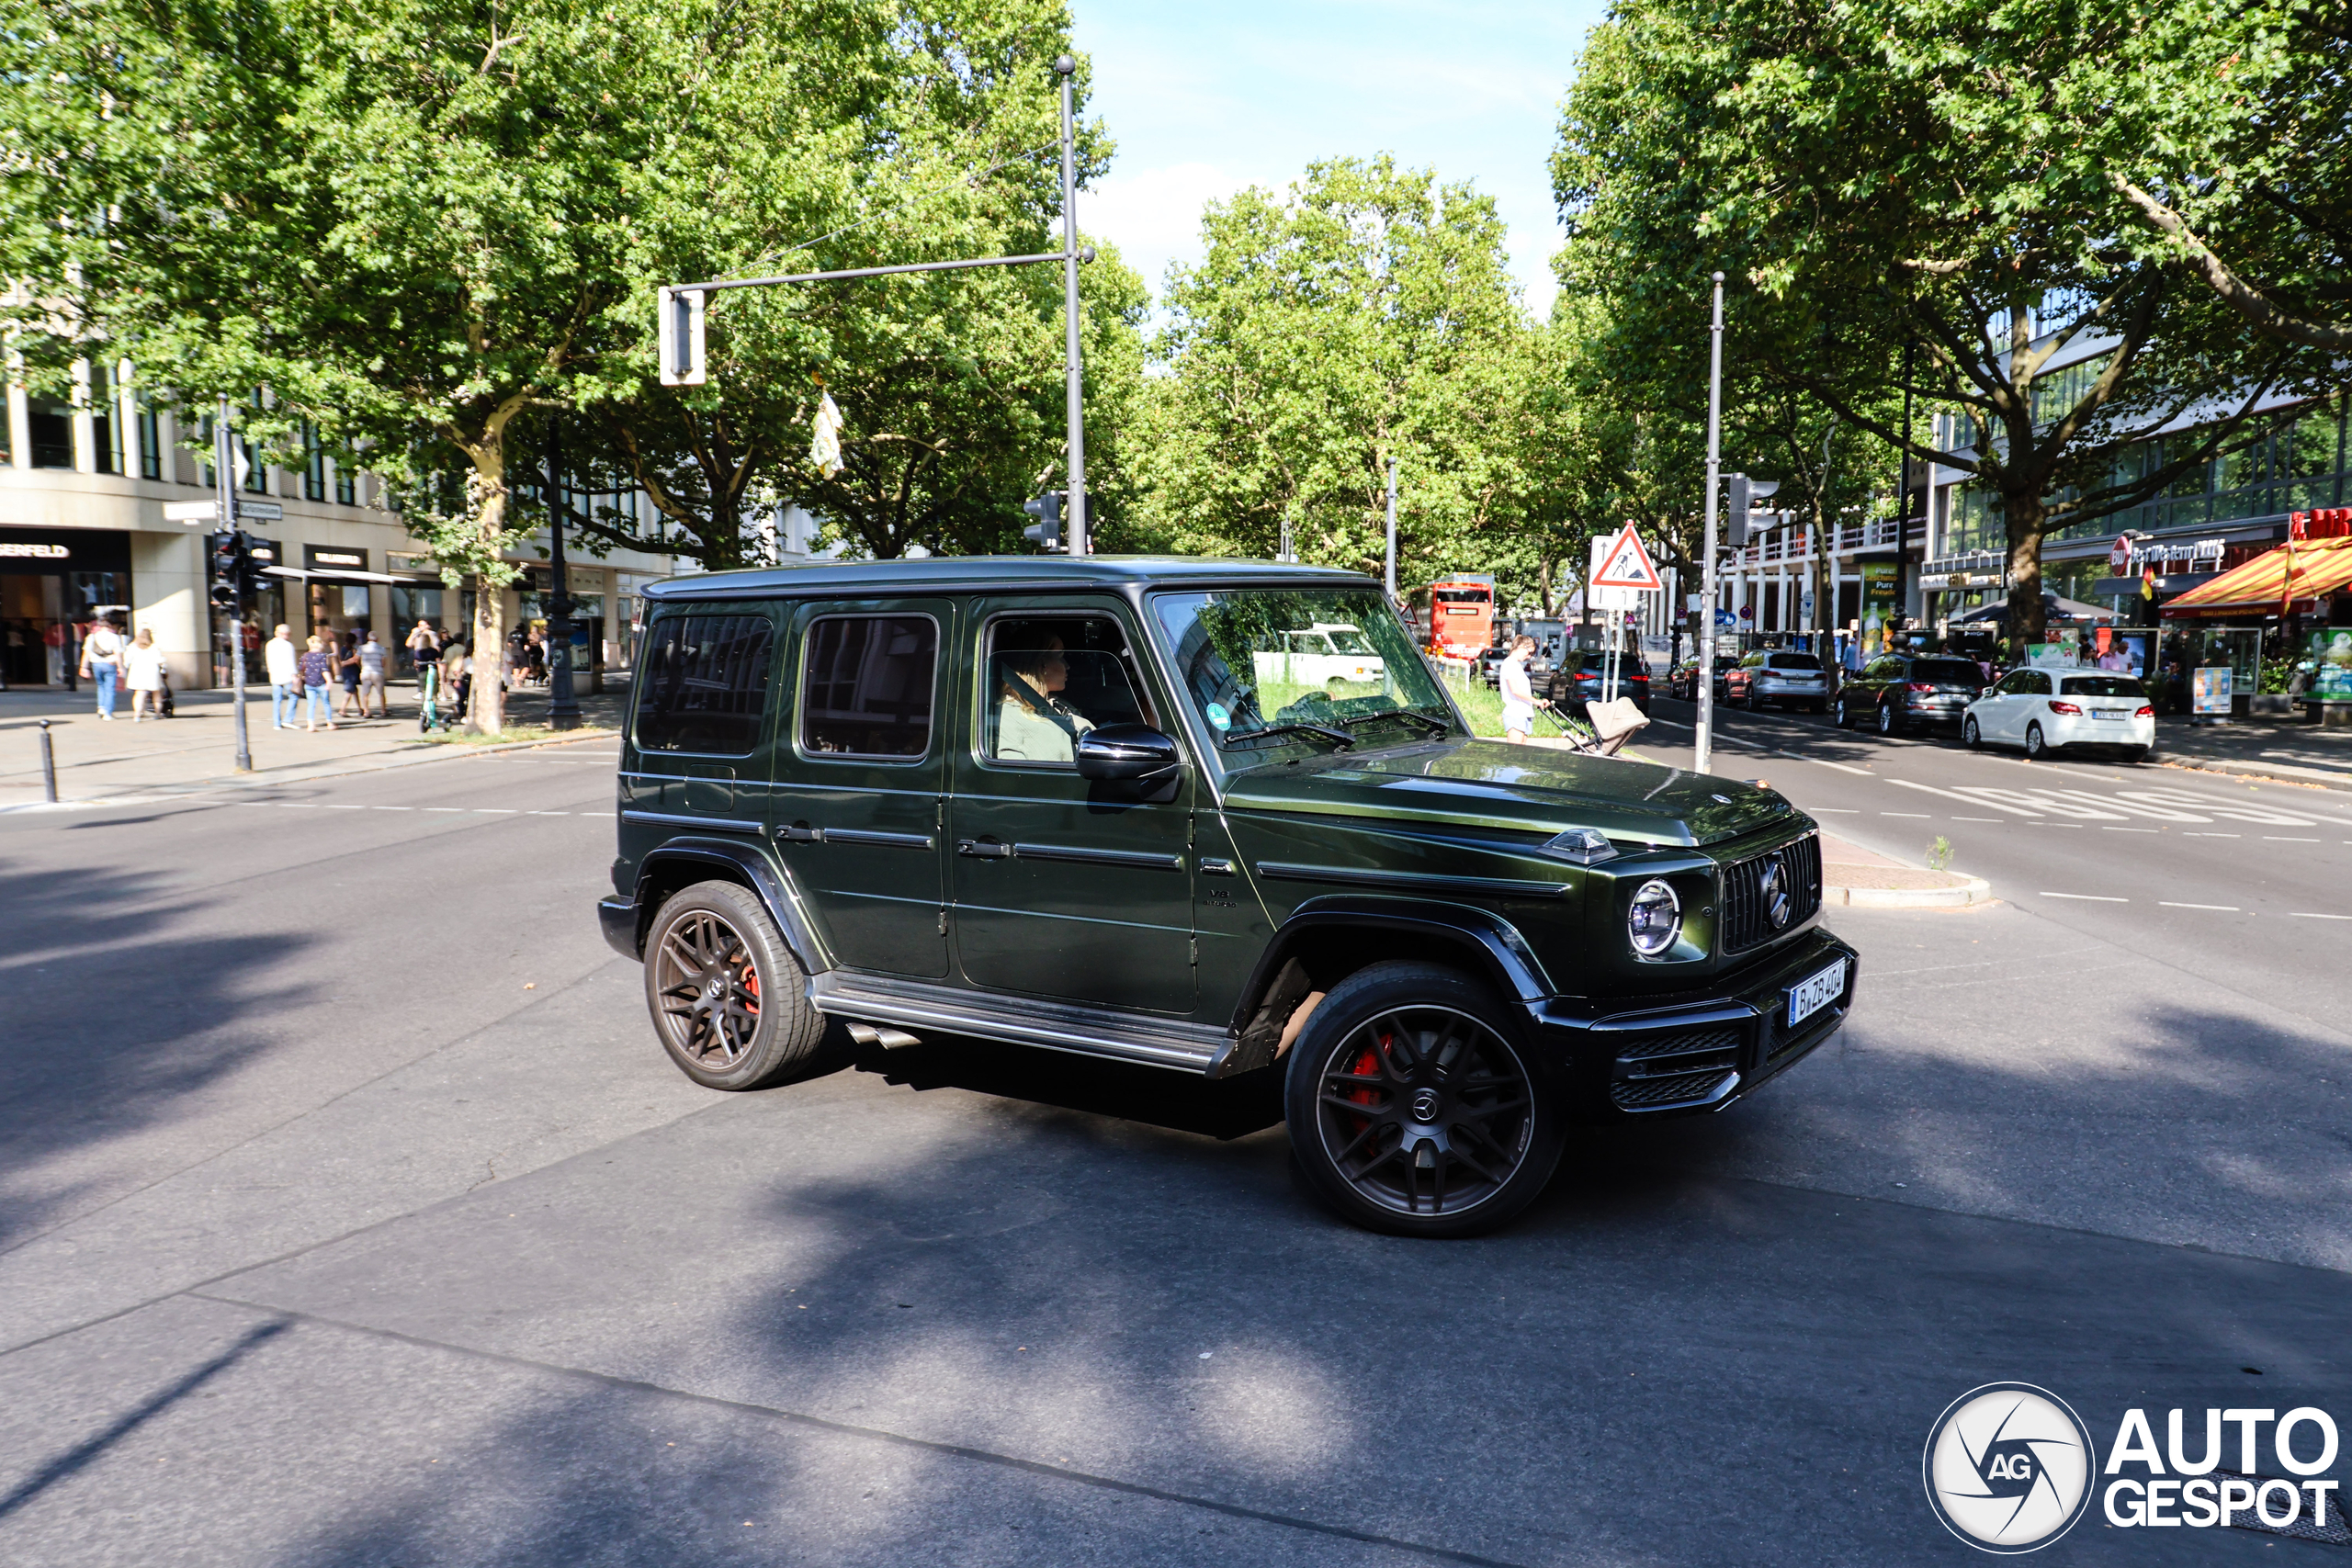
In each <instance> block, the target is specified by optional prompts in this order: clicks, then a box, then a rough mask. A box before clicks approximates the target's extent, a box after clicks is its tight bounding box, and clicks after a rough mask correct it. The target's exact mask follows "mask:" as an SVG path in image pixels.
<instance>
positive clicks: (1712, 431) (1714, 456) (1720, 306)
mask: <svg viewBox="0 0 2352 1568" xmlns="http://www.w3.org/2000/svg"><path fill="white" fill-rule="evenodd" d="M1708 333H1709V336H1708V343H1707V534H1706V544H1705V547H1704V552H1703V556H1702V559H1703V561H1704V566H1703V568H1702V581H1703V582H1704V584H1705V587H1704V588H1703V589H1702V591H1701V596H1702V598H1704V599H1705V601H1706V603H1705V604H1704V605H1702V607H1701V609H1700V612H1699V671H1698V686H1699V689H1698V690H1697V691H1696V692H1695V693H1693V694H1692V695H1694V696H1696V697H1697V698H1698V699H1699V733H1698V741H1697V746H1696V750H1697V757H1696V759H1695V761H1694V762H1693V766H1695V767H1696V768H1697V769H1698V771H1699V772H1701V773H1705V772H1706V771H1707V768H1708V764H1709V763H1711V762H1713V761H1714V750H1715V747H1714V741H1715V483H1716V480H1717V479H1718V478H1719V477H1720V475H1721V474H1722V471H1723V459H1724V454H1723V406H1724V275H1723V274H1722V273H1720V272H1719V273H1717V274H1715V321H1714V325H1713V326H1712V327H1711V328H1709V329H1708Z"/></svg>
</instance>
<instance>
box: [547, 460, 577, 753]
mask: <svg viewBox="0 0 2352 1568" xmlns="http://www.w3.org/2000/svg"><path fill="white" fill-rule="evenodd" d="M559 440H560V437H559V435H558V434H557V431H556V422H555V416H554V415H552V414H550V415H548V558H549V563H550V565H551V566H552V567H553V569H554V572H553V575H554V579H555V592H552V593H550V594H548V728H549V729H577V728H580V698H579V697H578V695H577V694H574V693H573V691H572V689H571V579H570V578H569V577H568V576H567V575H566V574H565V571H564V568H563V448H562V447H561V446H560V445H559V444H558V443H559Z"/></svg>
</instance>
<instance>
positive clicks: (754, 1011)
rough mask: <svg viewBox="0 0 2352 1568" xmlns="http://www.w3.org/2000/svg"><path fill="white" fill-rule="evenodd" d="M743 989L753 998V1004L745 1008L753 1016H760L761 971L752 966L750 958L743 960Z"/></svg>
mask: <svg viewBox="0 0 2352 1568" xmlns="http://www.w3.org/2000/svg"><path fill="white" fill-rule="evenodd" d="M743 991H744V994H745V995H746V996H749V997H750V998H752V1000H751V1004H750V1005H749V1006H747V1007H746V1008H744V1011H745V1012H748V1013H750V1014H751V1015H752V1017H753V1018H757V1017H759V1016H760V972H759V971H758V970H757V969H754V968H752V961H751V960H750V959H748V958H746V959H745V960H743Z"/></svg>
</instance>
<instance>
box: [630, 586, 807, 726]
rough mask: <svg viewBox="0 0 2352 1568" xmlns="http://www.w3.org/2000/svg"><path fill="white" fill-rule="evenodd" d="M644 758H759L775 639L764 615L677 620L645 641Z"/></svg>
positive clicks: (668, 619)
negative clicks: (665, 754) (655, 754)
mask: <svg viewBox="0 0 2352 1568" xmlns="http://www.w3.org/2000/svg"><path fill="white" fill-rule="evenodd" d="M646 637H647V648H646V652H645V689H644V691H643V692H642V693H641V694H639V697H638V700H637V749H638V750H639V751H697V752H704V753H708V754H713V755H718V756H729V757H742V756H748V755H750V754H751V753H752V751H753V750H757V749H758V747H759V743H760V722H761V719H762V718H763V716H764V715H765V714H766V713H767V707H768V671H769V669H770V667H771V666H772V665H773V664H774V663H775V629H774V628H773V627H772V626H769V624H768V618H767V617H766V616H765V615H670V616H665V617H664V618H662V619H661V620H657V621H655V622H654V623H653V625H652V626H651V627H650V629H649V630H648V631H647V633H646Z"/></svg>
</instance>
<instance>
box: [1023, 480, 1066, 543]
mask: <svg viewBox="0 0 2352 1568" xmlns="http://www.w3.org/2000/svg"><path fill="white" fill-rule="evenodd" d="M1021 510H1022V511H1023V512H1026V513H1028V514H1029V515H1030V516H1032V517H1035V519H1036V520H1037V521H1035V523H1032V524H1030V525H1029V526H1027V527H1026V528H1023V529H1022V530H1021V536H1022V537H1023V538H1024V539H1026V540H1028V541H1029V542H1030V543H1031V544H1033V545H1035V546H1036V547H1038V548H1039V549H1042V550H1058V549H1060V548H1061V547H1062V492H1061V491H1057V490H1049V491H1046V493H1045V494H1043V495H1041V496H1037V497H1036V498H1035V499H1034V500H1030V501H1024V502H1022V503H1021Z"/></svg>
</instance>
